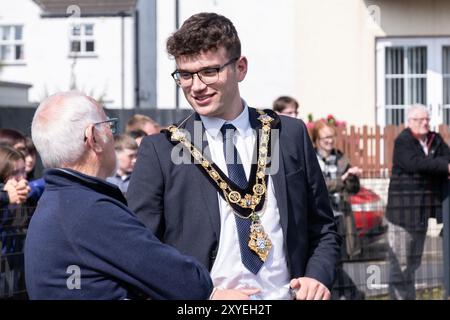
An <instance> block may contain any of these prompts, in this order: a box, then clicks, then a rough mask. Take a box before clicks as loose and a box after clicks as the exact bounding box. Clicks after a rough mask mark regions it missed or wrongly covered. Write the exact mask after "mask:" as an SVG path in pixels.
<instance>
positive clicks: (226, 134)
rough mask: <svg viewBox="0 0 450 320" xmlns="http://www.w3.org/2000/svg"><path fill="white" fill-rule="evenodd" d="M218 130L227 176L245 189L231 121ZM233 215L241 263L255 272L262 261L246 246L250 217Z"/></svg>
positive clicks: (245, 178) (245, 183)
mask: <svg viewBox="0 0 450 320" xmlns="http://www.w3.org/2000/svg"><path fill="white" fill-rule="evenodd" d="M220 131H221V132H222V137H223V154H224V156H225V162H226V164H227V169H228V178H229V179H230V180H231V181H233V182H234V183H235V184H237V185H238V186H239V187H240V188H242V189H245V188H247V185H248V181H247V177H246V176H245V171H244V166H243V165H242V161H241V158H240V156H239V153H238V151H237V149H236V146H235V145H234V142H233V137H234V133H235V131H236V128H235V126H233V125H232V124H231V123H226V124H224V125H223V126H222V128H221V129H220ZM234 217H235V218H236V227H237V232H238V236H239V247H240V249H241V260H242V263H243V264H244V266H245V267H246V268H247V269H248V270H250V271H251V272H252V273H253V274H257V273H258V271H259V269H261V267H262V265H263V263H264V262H263V261H262V260H261V259H260V258H259V257H258V255H257V254H256V253H255V252H253V251H252V250H251V249H250V248H249V246H248V241H249V240H250V225H251V219H243V218H241V217H238V216H237V215H234Z"/></svg>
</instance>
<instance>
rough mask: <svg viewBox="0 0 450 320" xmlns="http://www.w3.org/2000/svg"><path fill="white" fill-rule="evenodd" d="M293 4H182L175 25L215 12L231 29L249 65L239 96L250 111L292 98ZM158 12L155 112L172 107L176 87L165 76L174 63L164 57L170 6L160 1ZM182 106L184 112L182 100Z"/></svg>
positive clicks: (214, 0)
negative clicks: (194, 15)
mask: <svg viewBox="0 0 450 320" xmlns="http://www.w3.org/2000/svg"><path fill="white" fill-rule="evenodd" d="M295 2H296V1H295V0H281V1H273V0H245V1H242V0H182V1H180V25H181V24H182V22H183V21H184V20H186V19H187V18H188V17H189V16H191V15H192V14H195V13H199V12H217V13H219V14H222V15H225V16H226V17H228V18H229V19H230V20H231V21H232V22H233V23H234V25H235V27H236V29H237V31H238V33H239V37H240V39H241V44H242V54H243V55H245V56H246V57H247V58H248V60H249V71H248V74H247V77H246V79H245V80H244V81H243V82H242V83H241V86H240V88H241V95H242V97H243V98H244V99H246V100H247V103H248V104H249V105H250V106H254V107H271V106H272V102H273V100H274V99H276V98H277V97H278V96H279V95H293V96H295V95H297V93H298V92H297V90H296V85H295V84H296V82H295V79H296V77H297V76H298V75H297V74H296V73H295V72H294V71H293V70H295V69H294V66H295V65H296V63H297V62H296V61H297V57H296V53H295V25H296V24H295V12H294V10H292V8H294V5H295ZM157 10H158V15H157V17H158V27H157V30H158V31H157V32H158V37H157V39H158V40H157V48H158V71H157V86H158V87H157V92H158V97H157V98H158V100H157V101H158V107H159V108H173V107H174V105H175V84H174V82H173V80H172V78H171V77H170V73H171V72H172V71H173V70H174V69H175V62H174V61H173V60H171V59H169V58H168V55H167V52H166V49H165V43H166V40H167V38H168V37H169V36H170V34H171V33H173V32H174V31H175V6H174V1H165V0H159V1H158V2H157ZM180 104H181V106H182V107H185V108H189V106H188V104H187V103H186V101H185V99H184V97H182V96H181V97H180Z"/></svg>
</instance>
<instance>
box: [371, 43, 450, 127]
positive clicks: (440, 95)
mask: <svg viewBox="0 0 450 320" xmlns="http://www.w3.org/2000/svg"><path fill="white" fill-rule="evenodd" d="M415 103H420V104H423V105H425V106H426V107H427V108H428V111H429V113H430V124H431V126H432V127H436V126H438V125H441V124H446V125H450V37H424V38H420V37H418V38H414V37H408V38H380V39H378V40H377V123H378V124H380V125H382V126H384V125H399V124H404V123H406V120H407V119H406V118H405V116H406V110H407V108H408V107H409V106H410V105H411V104H415Z"/></svg>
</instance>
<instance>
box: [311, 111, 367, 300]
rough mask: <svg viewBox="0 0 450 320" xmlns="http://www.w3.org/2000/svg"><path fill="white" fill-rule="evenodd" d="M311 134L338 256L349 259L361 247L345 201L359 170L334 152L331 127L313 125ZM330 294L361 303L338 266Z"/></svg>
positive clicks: (322, 122) (356, 185) (319, 123)
mask: <svg viewBox="0 0 450 320" xmlns="http://www.w3.org/2000/svg"><path fill="white" fill-rule="evenodd" d="M311 134H312V140H313V143H314V146H315V150H316V153H317V159H318V161H319V164H320V168H321V169H322V173H323V176H324V178H325V182H326V185H327V189H328V193H329V197H330V203H331V207H332V209H333V213H334V217H335V219H336V224H337V228H338V232H339V234H340V235H341V236H342V238H343V245H342V256H343V257H349V258H352V257H354V256H356V255H358V254H359V253H360V252H361V246H360V243H359V241H358V237H357V233H356V227H355V219H354V216H353V213H352V207H351V204H350V202H349V197H350V196H351V195H353V194H356V193H358V191H359V189H360V184H359V177H360V176H361V174H362V170H361V169H360V168H358V167H352V166H351V165H350V162H349V160H348V159H347V157H345V156H344V154H343V153H342V152H341V151H339V150H337V149H336V128H335V127H334V126H333V125H332V124H330V123H328V122H327V121H325V120H319V121H316V122H315V124H314V127H313V129H312V133H311ZM331 294H332V298H333V299H350V300H360V299H364V293H363V292H361V291H360V290H359V289H358V288H357V287H356V285H355V283H354V282H353V280H352V279H351V278H350V277H349V276H348V274H347V273H346V272H345V271H344V269H343V265H342V262H341V264H340V265H339V266H338V274H337V280H336V283H335V286H334V289H333V290H332V292H331Z"/></svg>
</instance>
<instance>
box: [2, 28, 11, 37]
mask: <svg viewBox="0 0 450 320" xmlns="http://www.w3.org/2000/svg"><path fill="white" fill-rule="evenodd" d="M2 31H3V32H2V40H9V39H11V26H3V27H2Z"/></svg>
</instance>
